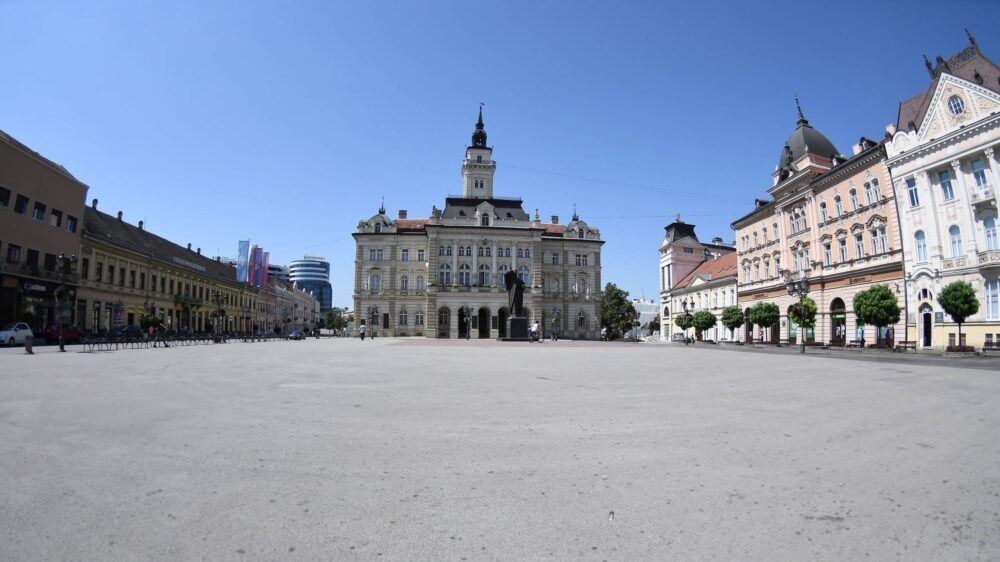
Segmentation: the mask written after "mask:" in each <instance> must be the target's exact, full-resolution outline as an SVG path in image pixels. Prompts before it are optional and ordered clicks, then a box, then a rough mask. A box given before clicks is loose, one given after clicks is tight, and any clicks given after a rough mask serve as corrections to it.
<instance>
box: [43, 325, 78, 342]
mask: <svg viewBox="0 0 1000 562" xmlns="http://www.w3.org/2000/svg"><path fill="white" fill-rule="evenodd" d="M81 338H83V330H81V329H80V328H77V327H76V326H70V325H69V324H63V342H64V343H80V339H81ZM45 343H59V325H58V324H54V325H53V326H52V327H51V328H49V329H48V331H46V332H45Z"/></svg>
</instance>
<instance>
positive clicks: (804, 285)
mask: <svg viewBox="0 0 1000 562" xmlns="http://www.w3.org/2000/svg"><path fill="white" fill-rule="evenodd" d="M785 286H786V287H787V288H788V294H789V295H791V296H793V297H799V329H800V331H801V332H802V333H801V334H799V353H805V352H806V327H805V323H806V322H805V319H806V305H805V299H806V295H808V294H809V277H808V276H807V275H806V272H805V271H800V272H798V275H796V274H795V273H794V272H789V273H788V275H787V276H786V277H785Z"/></svg>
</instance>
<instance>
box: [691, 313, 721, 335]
mask: <svg viewBox="0 0 1000 562" xmlns="http://www.w3.org/2000/svg"><path fill="white" fill-rule="evenodd" d="M716 322H717V319H716V318H715V315H714V314H712V313H711V312H709V311H707V310H699V311H698V312H695V313H694V316H693V317H691V325H692V326H694V329H695V330H696V332H695V337H696V338H698V340H699V341H701V335H702V333H704V331H705V330H708V329H711V328H712V326H715V324H716Z"/></svg>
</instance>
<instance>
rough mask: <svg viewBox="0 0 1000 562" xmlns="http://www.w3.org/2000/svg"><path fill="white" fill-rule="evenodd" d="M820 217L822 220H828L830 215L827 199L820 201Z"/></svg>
mask: <svg viewBox="0 0 1000 562" xmlns="http://www.w3.org/2000/svg"><path fill="white" fill-rule="evenodd" d="M819 217H820V220H821V221H823V222H826V221H827V219H829V218H830V217H829V216H827V214H826V201H820V204H819Z"/></svg>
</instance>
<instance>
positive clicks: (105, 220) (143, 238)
mask: <svg viewBox="0 0 1000 562" xmlns="http://www.w3.org/2000/svg"><path fill="white" fill-rule="evenodd" d="M83 234H84V236H87V237H90V238H92V239H95V240H100V241H101V242H103V243H105V244H111V245H113V246H118V247H120V248H125V249H127V250H132V251H135V252H139V253H143V254H149V255H151V256H152V257H153V258H154V259H157V260H160V261H163V262H167V263H170V264H172V265H174V266H175V267H180V268H183V269H189V270H191V271H196V272H199V273H203V274H207V275H211V276H213V277H216V278H218V279H222V280H224V281H232V282H234V281H235V280H236V268H234V267H233V266H232V265H230V264H228V263H223V262H220V261H216V260H213V259H212V258H209V257H206V256H203V255H201V254H199V253H198V252H196V251H194V250H188V249H187V248H185V247H184V246H179V245H177V244H174V243H173V242H171V241H169V240H167V239H165V238H161V237H159V236H157V235H155V234H153V233H152V232H149V231H148V230H143V229H140V228H139V227H137V226H134V225H131V224H129V223H127V222H125V221H122V220H118V219H117V218H115V217H113V216H111V215H109V214H107V213H102V212H101V211H98V210H97V209H94V208H93V207H84V210H83Z"/></svg>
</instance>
